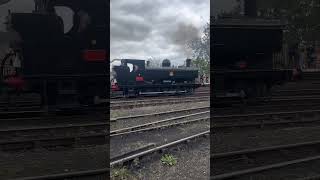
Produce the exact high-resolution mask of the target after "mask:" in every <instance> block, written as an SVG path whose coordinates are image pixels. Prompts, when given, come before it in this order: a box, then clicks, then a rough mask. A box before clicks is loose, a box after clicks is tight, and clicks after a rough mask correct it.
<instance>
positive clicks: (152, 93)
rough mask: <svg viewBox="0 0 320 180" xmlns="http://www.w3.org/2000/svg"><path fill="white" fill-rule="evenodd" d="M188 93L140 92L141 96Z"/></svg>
mask: <svg viewBox="0 0 320 180" xmlns="http://www.w3.org/2000/svg"><path fill="white" fill-rule="evenodd" d="M186 92H187V91H165V92H140V93H139V94H140V95H155V94H176V93H186Z"/></svg>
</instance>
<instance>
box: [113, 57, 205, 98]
mask: <svg viewBox="0 0 320 180" xmlns="http://www.w3.org/2000/svg"><path fill="white" fill-rule="evenodd" d="M129 64H130V65H131V67H132V68H131V69H130V68H129ZM187 64H190V62H187ZM188 66H189V65H187V67H181V68H173V67H170V61H168V60H164V62H163V67H157V68H154V67H148V66H146V65H145V61H144V60H136V59H122V60H121V65H119V66H114V67H113V72H114V74H113V76H114V77H113V79H112V91H113V92H117V91H118V92H122V93H123V95H124V96H137V95H157V94H175V93H193V92H194V90H195V88H197V87H199V86H200V84H199V83H196V78H197V77H198V70H197V69H195V68H192V67H188Z"/></svg>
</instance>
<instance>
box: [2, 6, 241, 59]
mask: <svg viewBox="0 0 320 180" xmlns="http://www.w3.org/2000/svg"><path fill="white" fill-rule="evenodd" d="M234 4H235V0H211V10H212V13H214V14H216V13H218V12H220V11H222V10H225V11H228V10H230V9H232V7H233V5H234ZM33 8H34V3H33V0H11V1H10V2H9V3H7V4H5V5H0V31H1V30H4V25H3V24H2V23H3V21H4V17H5V16H6V15H7V10H8V9H11V10H12V12H31V11H32V10H33ZM110 14H111V17H110V20H111V22H110V27H111V34H110V35H111V37H110V40H111V42H110V44H111V52H110V56H111V59H114V58H140V59H148V58H150V57H154V58H157V59H164V58H168V59H170V60H172V61H173V62H175V63H178V64H180V63H181V62H182V61H184V60H185V59H186V58H187V57H188V56H190V55H191V54H190V51H188V50H187V49H186V48H185V44H186V42H187V41H188V40H190V39H192V38H195V37H197V36H200V35H201V32H202V29H203V27H204V25H205V24H206V23H207V22H208V21H209V17H210V0H111V12H110ZM0 41H1V40H0Z"/></svg>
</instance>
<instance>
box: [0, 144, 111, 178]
mask: <svg viewBox="0 0 320 180" xmlns="http://www.w3.org/2000/svg"><path fill="white" fill-rule="evenodd" d="M107 149H108V146H106V145H103V146H96V147H86V148H77V149H69V150H58V151H49V150H45V149H42V150H35V151H32V152H30V151H28V152H15V153H5V152H1V153H0V179H9V178H17V177H29V176H41V175H47V174H55V173H65V172H72V171H80V170H93V169H97V168H105V167H107V153H108V150H107Z"/></svg>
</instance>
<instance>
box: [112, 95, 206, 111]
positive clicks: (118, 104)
mask: <svg viewBox="0 0 320 180" xmlns="http://www.w3.org/2000/svg"><path fill="white" fill-rule="evenodd" d="M209 100H210V96H201V97H184V98H163V99H162V98H160V99H150V100H149V99H145V100H136V101H115V102H111V103H110V108H111V109H112V110H115V109H128V108H135V107H143V106H158V105H166V104H181V103H188V102H200V101H209Z"/></svg>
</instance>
